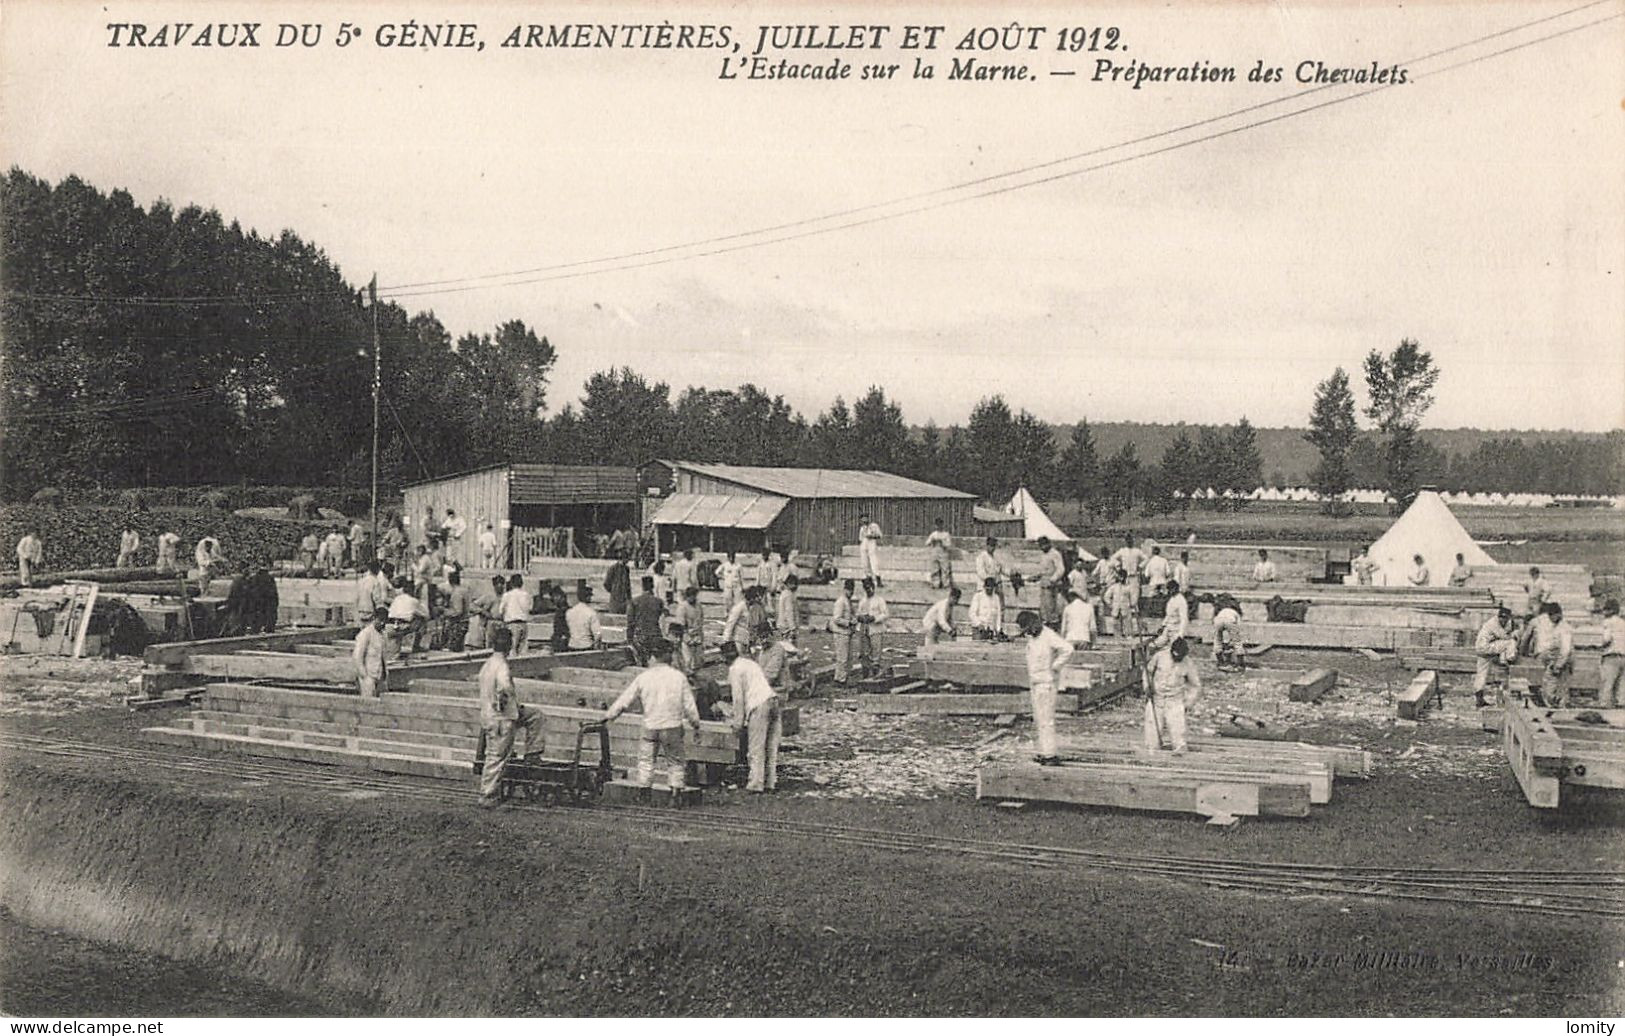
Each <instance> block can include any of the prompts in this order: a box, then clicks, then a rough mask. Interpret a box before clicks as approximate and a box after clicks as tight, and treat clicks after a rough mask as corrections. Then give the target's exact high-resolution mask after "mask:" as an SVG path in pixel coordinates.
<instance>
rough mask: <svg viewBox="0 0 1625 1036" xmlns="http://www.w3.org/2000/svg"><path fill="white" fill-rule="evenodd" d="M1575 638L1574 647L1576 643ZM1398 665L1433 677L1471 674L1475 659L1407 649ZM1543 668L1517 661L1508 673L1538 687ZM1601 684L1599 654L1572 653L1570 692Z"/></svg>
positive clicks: (1462, 652)
mask: <svg viewBox="0 0 1625 1036" xmlns="http://www.w3.org/2000/svg"><path fill="white" fill-rule="evenodd" d="M1579 639H1580V638H1579V636H1578V635H1576V637H1575V641H1576V644H1578V642H1579ZM1399 661H1400V664H1402V665H1404V666H1405V667H1406V668H1407V669H1415V670H1424V669H1430V670H1433V671H1434V672H1436V673H1471V672H1473V671H1474V669H1475V668H1476V667H1477V664H1478V659H1477V657H1476V656H1475V655H1474V654H1473V649H1472V648H1470V647H1463V648H1454V647H1434V648H1406V649H1401V650H1400V652H1399ZM1544 674H1545V667H1544V666H1542V665H1541V664H1540V663H1539V662H1538V661H1536V660H1534V659H1532V658H1524V659H1519V660H1518V661H1517V662H1514V663H1513V664H1512V666H1511V669H1510V676H1511V677H1512V678H1514V679H1519V680H1526V681H1528V682H1529V683H1530V684H1531V685H1533V686H1537V687H1538V686H1539V685H1540V681H1541V678H1542V677H1543V676H1544ZM1601 684H1602V654H1601V652H1598V651H1593V650H1581V649H1579V648H1578V647H1577V648H1576V650H1575V652H1574V673H1573V675H1571V676H1570V677H1569V688H1570V689H1571V690H1576V691H1595V690H1596V689H1597V688H1598V687H1599V686H1601Z"/></svg>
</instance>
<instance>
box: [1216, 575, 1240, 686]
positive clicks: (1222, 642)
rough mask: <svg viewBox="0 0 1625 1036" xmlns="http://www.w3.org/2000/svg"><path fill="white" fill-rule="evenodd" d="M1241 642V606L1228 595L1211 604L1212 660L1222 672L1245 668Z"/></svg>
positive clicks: (1223, 595) (1222, 595)
mask: <svg viewBox="0 0 1625 1036" xmlns="http://www.w3.org/2000/svg"><path fill="white" fill-rule="evenodd" d="M1245 656H1246V650H1245V649H1244V648H1243V647H1242V642H1241V604H1240V602H1238V601H1237V600H1236V599H1235V598H1234V597H1231V596H1230V595H1229V594H1221V595H1219V597H1218V598H1216V599H1215V600H1214V602H1213V660H1214V661H1215V662H1216V663H1218V666H1219V668H1220V669H1222V670H1227V671H1233V670H1238V669H1245V668H1246V665H1247V663H1246V661H1245Z"/></svg>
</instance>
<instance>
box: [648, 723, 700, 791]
mask: <svg viewBox="0 0 1625 1036" xmlns="http://www.w3.org/2000/svg"><path fill="white" fill-rule="evenodd" d="M657 758H658V759H659V760H660V761H662V762H664V763H665V764H666V785H667V786H668V787H669V788H671V789H672V790H673V791H676V790H678V789H679V788H683V787H685V786H686V784H687V774H688V758H687V756H685V755H684V754H683V728H682V727H662V728H660V729H659V730H647V729H646V730H644V732H643V740H642V741H640V742H638V786H639V787H643V788H647V787H649V786H650V785H652V784H653V783H654V779H655V760H656V759H657Z"/></svg>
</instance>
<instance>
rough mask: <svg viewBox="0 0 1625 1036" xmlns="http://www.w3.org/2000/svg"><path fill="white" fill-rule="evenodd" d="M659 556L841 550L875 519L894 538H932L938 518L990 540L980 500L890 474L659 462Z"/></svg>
mask: <svg viewBox="0 0 1625 1036" xmlns="http://www.w3.org/2000/svg"><path fill="white" fill-rule="evenodd" d="M638 484H639V489H640V491H641V493H642V495H643V500H644V513H645V517H646V524H648V525H652V526H654V530H655V534H656V535H657V536H658V537H659V549H660V550H661V551H662V552H664V551H669V550H672V549H678V550H681V549H683V548H685V547H694V548H696V549H700V550H708V551H727V550H735V551H738V552H740V553H742V554H743V553H747V552H756V551H760V550H761V549H762V548H763V547H765V546H772V547H775V548H782V547H794V548H795V549H797V550H800V551H803V552H810V553H832V552H838V551H839V549H840V547H841V545H842V544H845V543H855V542H856V541H857V538H858V517H859V515H863V514H868V515H870V516H871V517H872V519H873V520H874V521H876V522H879V523H880V527H881V529H882V530H883V531H884V532H885V533H886V535H888V536H920V537H924V536H925V535H926V533H928V532H930V531H931V530H932V529H933V528H934V527H935V522H936V520H937V519H938V518H941V519H942V520H943V524H944V526H945V527H946V528H947V530H948V531H949V532H950V533H952V534H953V535H954V536H956V537H958V536H964V537H969V536H976V535H984V534H985V526H984V525H982V524H981V523H979V522H978V521H977V514H976V512H977V510H978V508H977V507H976V498H975V497H974V496H973V495H971V494H970V493H962V492H960V491H958V490H956V489H946V488H944V487H942V486H933V485H931V484H929V483H926V482H919V481H916V480H914V479H911V478H904V477H902V476H901V475H892V474H889V473H887V472H884V471H838V470H831V469H828V468H755V467H740V466H736V465H730V464H697V463H690V462H688V461H670V460H661V461H651V462H649V463H648V464H645V465H644V466H643V467H642V468H640V469H638Z"/></svg>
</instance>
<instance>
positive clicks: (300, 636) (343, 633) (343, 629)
mask: <svg viewBox="0 0 1625 1036" xmlns="http://www.w3.org/2000/svg"><path fill="white" fill-rule="evenodd" d="M355 635H356V630H355V627H352V626H333V627H328V628H326V629H315V630H298V631H295V632H292V633H264V634H257V635H255V636H249V637H217V638H215V639H213V640H186V641H178V642H176V643H172V644H153V645H150V646H149V647H148V648H147V650H146V651H145V652H144V653H143V654H142V661H144V662H145V663H146V664H147V665H149V666H176V665H180V664H181V663H182V662H184V661H185V660H186V659H187V658H189V657H190V656H192V655H226V654H230V653H232V652H234V651H255V650H258V651H272V650H276V649H278V648H292V647H293V646H294V645H296V644H321V643H332V642H333V641H336V640H339V639H340V638H343V639H346V640H354V639H355Z"/></svg>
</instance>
